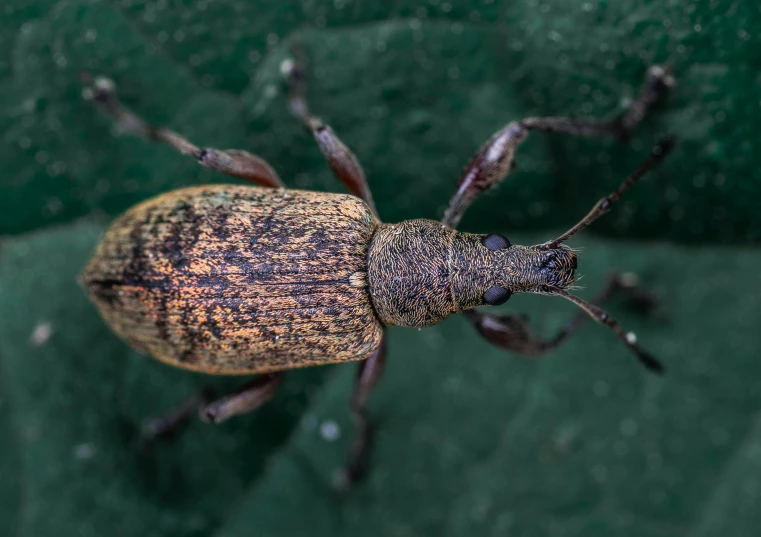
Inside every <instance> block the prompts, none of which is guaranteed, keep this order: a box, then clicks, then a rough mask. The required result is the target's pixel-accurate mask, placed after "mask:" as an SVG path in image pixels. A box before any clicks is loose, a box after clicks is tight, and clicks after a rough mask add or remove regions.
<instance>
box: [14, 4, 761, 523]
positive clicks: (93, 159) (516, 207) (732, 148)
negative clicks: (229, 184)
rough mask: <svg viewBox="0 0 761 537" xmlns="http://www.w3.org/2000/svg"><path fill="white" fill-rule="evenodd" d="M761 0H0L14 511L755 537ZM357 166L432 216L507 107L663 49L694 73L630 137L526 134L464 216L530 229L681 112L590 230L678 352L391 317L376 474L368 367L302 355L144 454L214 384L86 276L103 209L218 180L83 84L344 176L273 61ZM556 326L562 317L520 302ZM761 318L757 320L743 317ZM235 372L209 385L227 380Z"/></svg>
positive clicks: (592, 259)
mask: <svg viewBox="0 0 761 537" xmlns="http://www.w3.org/2000/svg"><path fill="white" fill-rule="evenodd" d="M760 32H761V10H760V8H759V7H758V6H757V5H755V3H754V2H734V1H729V0H702V1H697V2H681V1H664V2H661V1H658V2H650V1H643V0H620V1H616V2H613V1H604V0H603V1H584V0H579V1H578V2H568V1H561V0H547V1H540V0H517V1H515V2H500V1H498V0H470V1H467V2H446V1H443V0H429V1H428V2H412V1H409V0H398V1H394V2H381V1H380V0H372V1H359V0H354V1H352V0H332V1H325V0H309V1H302V2H297V1H295V0H294V1H286V0H283V1H278V2H264V1H261V0H259V1H246V0H230V1H227V0H224V1H222V0H219V1H211V0H192V1H191V0H157V1H151V2H146V1H143V0H121V1H116V0H114V1H100V2H99V1H93V0H69V1H66V2H61V1H58V0H56V1H53V0H5V1H4V2H3V5H2V6H0V132H2V142H3V143H2V146H0V158H1V159H2V163H3V167H4V169H3V173H2V178H1V179H0V237H2V239H1V241H2V242H0V321H1V322H0V528H3V534H5V535H15V536H19V537H22V536H23V537H27V536H29V537H32V536H33V537H37V536H44V535H60V536H69V535H71V536H73V535H78V536H102V535H109V534H113V535H120V536H122V535H150V536H153V535H156V536H202V535H215V536H220V537H221V536H234V535H235V536H237V535H241V536H242V535H256V536H258V535H266V536H284V535H331V536H332V535H357V534H360V533H362V534H365V535H400V536H402V535H415V536H418V535H436V536H440V535H452V536H454V535H457V536H459V535H479V536H480V535H506V534H507V535H537V536H545V535H547V536H549V535H553V536H582V535H583V536H593V535H611V534H615V535H617V536H619V535H623V536H628V535H631V536H637V537H648V536H667V535H668V536H674V535H684V536H687V535H690V536H701V537H702V536H711V535H722V536H728V535H733V536H734V535H751V534H753V533H755V532H756V530H754V529H753V528H757V527H758V525H759V523H761V510H759V509H758V508H757V507H758V505H759V502H760V501H761V420H760V418H759V416H761V414H759V408H760V407H761V363H760V362H759V360H758V357H759V355H760V353H761V338H760V337H759V334H758V328H757V327H758V326H759V322H760V319H759V317H760V315H759V304H761V275H760V274H759V269H758V267H759V264H760V263H761V254H760V253H759V251H758V245H759V243H761V210H759V209H761V205H760V203H759V201H760V200H761V157H759V152H758V149H757V147H755V145H757V144H755V145H754V142H757V141H758V135H757V130H758V128H757V126H758V124H759V122H761V77H760V76H759V72H761V46H759V45H761V42H760V41H761V39H759V38H760V37H761V35H760ZM294 42H298V43H300V44H301V45H302V46H303V48H304V50H305V51H306V53H307V55H308V57H309V60H310V70H311V81H310V85H309V88H308V97H309V99H310V101H311V105H312V108H313V109H314V110H315V112H316V113H318V114H319V115H320V116H321V117H323V118H324V119H325V120H326V121H327V122H329V123H330V124H331V125H332V126H333V127H334V129H335V130H336V132H337V133H338V134H339V135H340V136H341V137H342V139H343V140H344V141H345V142H346V143H347V144H348V145H349V146H350V147H351V148H352V149H353V150H354V151H355V153H356V154H357V155H358V157H359V158H360V160H361V161H362V162H363V164H364V167H365V170H366V172H367V175H368V177H369V181H370V183H371V186H372V188H373V192H374V195H375V199H376V202H377V204H378V206H379V210H380V212H381V215H382V216H383V218H384V219H385V220H387V221H397V220H401V219H406V218H414V217H427V218H440V217H441V215H442V214H443V210H444V208H445V206H446V203H447V202H448V200H449V198H450V196H451V194H452V192H453V190H454V187H455V184H456V181H457V178H458V176H459V173H460V171H461V169H462V167H463V166H464V165H465V164H466V163H467V161H468V160H469V158H470V157H471V156H472V155H473V153H474V152H475V151H476V149H477V148H478V146H479V145H480V144H481V143H482V142H483V141H484V140H486V138H487V137H488V136H489V135H491V134H492V133H493V132H494V131H496V130H497V129H499V128H500V127H501V126H503V125H504V124H505V123H506V122H507V121H509V120H511V119H518V118H521V117H525V116H529V115H545V116H546V115H568V114H570V115H574V116H583V117H599V118H612V117H615V116H616V115H617V114H619V113H620V112H621V111H622V110H623V108H624V107H625V106H626V104H627V103H628V102H630V100H631V99H632V98H634V97H635V96H636V94H637V91H638V88H639V86H640V84H641V81H642V78H643V75H644V73H645V70H646V68H647V66H648V65H650V64H653V63H669V64H671V65H672V66H673V68H674V73H675V76H676V78H677V86H676V88H675V89H674V91H673V92H672V94H671V95H670V96H669V97H668V98H667V99H666V100H665V102H664V103H662V105H661V106H659V107H658V109H657V110H655V111H654V113H653V114H651V115H650V116H649V117H648V118H647V119H646V121H645V122H644V123H643V124H642V125H641V126H640V128H638V130H637V131H636V133H635V136H634V138H633V140H632V141H631V143H630V144H627V145H621V144H616V143H614V142H609V141H601V140H589V139H586V140H576V139H569V138H567V137H559V136H551V135H543V134H535V135H532V136H531V137H530V139H529V140H528V141H527V142H526V143H525V144H524V146H523V147H521V150H520V153H519V156H518V169H517V170H516V171H515V173H514V174H513V175H512V176H511V177H510V179H509V180H508V181H506V182H505V184H503V185H502V186H501V187H500V188H499V189H498V190H496V191H494V192H493V193H490V194H489V195H488V196H485V197H484V198H483V199H481V200H479V201H478V202H477V204H476V205H475V206H474V207H473V209H472V210H471V211H470V212H469V213H468V214H467V216H466V217H465V219H464V220H463V224H462V226H461V228H462V229H465V230H468V231H474V232H495V231H500V232H503V233H505V234H506V235H507V236H508V237H509V238H510V239H511V240H512V241H513V242H516V243H519V242H524V243H527V242H530V243H535V242H539V241H541V240H545V239H547V238H548V236H550V235H552V234H553V233H556V232H557V231H558V230H560V229H564V228H565V227H567V226H569V225H571V224H572V223H574V222H575V221H576V220H577V219H578V218H579V217H580V216H582V215H583V214H584V213H586V211H587V210H588V209H589V208H590V207H591V206H592V204H593V202H594V201H595V200H596V199H598V198H599V196H600V195H601V194H603V193H606V192H607V191H608V190H610V189H611V188H613V187H615V186H616V185H617V184H618V182H619V181H620V180H621V178H623V177H624V176H625V175H626V173H627V172H629V171H630V170H631V169H632V168H633V167H634V166H636V164H637V163H638V162H639V161H640V160H641V159H642V158H643V156H645V155H646V154H647V152H648V150H649V148H650V147H651V146H652V145H653V143H654V142H655V141H656V140H657V139H658V138H659V137H660V136H662V135H663V134H665V133H667V132H675V133H676V134H677V135H678V137H679V145H678V147H677V150H676V151H675V153H674V155H673V156H672V157H670V158H669V159H668V161H667V162H666V163H665V164H664V165H663V166H662V167H661V168H660V169H659V170H658V171H657V172H655V173H654V174H653V175H652V177H650V178H649V179H648V180H646V181H645V182H643V183H642V184H640V185H638V186H637V187H636V189H635V190H634V191H632V192H631V194H630V195H627V197H626V199H625V200H624V201H623V202H622V203H621V204H620V205H619V206H618V207H617V208H616V210H615V211H614V212H613V213H611V214H610V215H608V216H606V217H605V218H604V219H603V220H601V221H599V222H598V223H596V224H595V225H594V227H593V228H592V229H590V230H588V231H587V232H586V233H585V234H584V235H583V236H580V237H578V238H577V239H575V240H574V241H573V243H572V245H573V246H577V247H581V248H583V249H582V259H581V262H580V273H581V274H584V276H585V277H584V280H583V281H582V283H583V284H584V285H585V286H586V289H585V290H583V291H581V294H582V295H583V296H587V297H589V296H591V295H593V294H594V293H595V291H596V290H597V288H598V286H599V285H600V284H601V282H602V279H603V278H604V275H605V273H606V271H607V270H609V269H610V268H617V269H620V270H624V271H633V272H636V273H637V274H639V275H640V277H641V280H642V281H643V283H644V284H646V285H648V286H649V287H650V288H651V289H654V290H655V292H656V293H657V294H658V295H659V296H660V297H661V298H662V303H661V305H660V308H659V310H658V311H657V312H656V314H655V315H654V316H652V317H649V318H645V317H642V316H640V315H638V314H637V313H636V312H633V311H629V310H628V309H627V308H626V305H625V304H623V303H614V304H613V305H612V306H611V310H612V311H613V312H614V313H615V315H616V316H617V317H618V318H619V320H620V321H621V322H622V323H624V324H625V326H627V327H630V328H631V329H633V330H635V331H636V332H637V333H638V335H639V339H640V342H642V343H643V345H645V346H646V347H647V348H649V349H650V350H651V351H652V352H653V353H654V354H656V355H657V356H658V357H659V358H660V359H661V360H662V361H663V362H664V363H665V364H666V365H667V367H668V374H667V375H666V376H665V377H663V378H654V377H652V376H648V375H647V374H646V373H645V372H643V371H642V370H641V368H640V367H639V366H638V364H636V363H635V362H634V360H633V359H632V357H631V356H630V355H629V354H628V352H627V351H626V349H624V348H623V346H622V345H620V343H619V342H618V341H616V340H615V338H613V337H611V334H609V333H607V332H606V331H604V330H602V329H600V328H599V327H596V326H593V325H592V324H591V323H589V325H588V326H585V327H584V328H583V329H582V330H581V331H580V333H579V334H578V335H577V336H575V337H574V338H573V340H572V341H570V342H569V343H568V344H567V345H566V346H565V347H564V348H563V349H562V350H560V351H558V352H556V353H554V354H553V355H551V356H548V357H547V358H544V359H542V360H541V361H537V362H530V361H527V360H524V359H521V358H519V357H516V356H512V355H508V354H507V353H504V352H501V351H499V350H498V349H494V348H492V347H490V346H488V344H487V343H486V342H484V341H483V340H481V339H479V338H478V337H477V336H476V334H475V332H474V331H473V330H472V329H471V328H470V327H469V326H468V325H466V323H465V322H464V321H463V320H462V319H459V318H453V319H449V320H447V321H445V322H444V323H442V324H441V325H439V326H437V327H433V328H430V329H425V330H422V331H418V330H411V329H393V330H392V331H391V338H390V343H389V345H390V348H389V351H390V352H389V365H388V368H387V371H386V374H385V376H384V378H383V381H382V383H381V385H380V387H379V388H378V389H377V391H376V392H375V393H374V396H373V398H372V400H371V404H370V407H371V410H372V412H373V414H374V415H375V416H377V418H378V420H379V423H380V432H379V436H378V441H377V444H376V448H375V450H374V452H373V473H372V474H371V475H370V478H369V479H368V480H367V481H366V482H365V483H363V484H362V485H361V486H359V487H357V488H356V489H355V490H354V491H352V492H351V493H350V494H349V495H347V496H345V497H343V498H338V497H336V496H335V494H333V493H332V491H331V487H330V483H331V478H332V476H333V475H334V473H335V471H336V470H337V469H338V468H339V467H340V466H341V464H342V462H343V460H344V456H345V454H346V451H347V448H348V445H349V442H350V439H351V438H352V434H353V431H352V429H351V426H350V421H349V414H348V397H349V391H350V389H351V383H352V378H353V374H354V371H355V366H352V365H348V366H345V367H324V368H316V369H312V370H307V371H298V372H294V373H292V374H289V376H288V377H287V380H286V382H285V386H284V388H283V389H282V390H281V391H280V393H279V394H278V396H277V397H276V399H275V400H274V402H272V403H271V404H269V405H267V406H266V407H265V408H263V409H262V410H261V411H260V412H257V413H256V414H254V415H251V416H246V417H241V418H238V419H235V420H232V421H231V422H229V423H226V424H224V425H222V426H219V427H211V426H204V425H202V424H200V423H197V422H194V423H193V424H192V425H191V426H190V428H189V429H188V431H187V433H186V434H185V435H183V436H182V437H180V438H179V439H177V440H176V441H175V442H173V443H167V444H162V445H159V446H157V447H156V448H155V449H152V450H147V451H141V450H139V449H137V447H136V440H137V431H138V428H139V425H140V422H141V420H142V419H144V418H145V417H147V416H151V415H154V414H156V413H157V412H160V411H162V410H165V409H167V408H171V407H172V406H173V405H174V404H175V403H176V402H177V401H179V400H181V399H182V398H183V397H185V396H186V395H187V394H189V393H191V392H192V391H193V390H195V389H197V388H198V387H200V386H202V385H205V384H207V383H209V380H208V379H206V378H204V377H202V376H200V375H195V374H190V373H184V372H180V371H176V370H174V369H171V368H168V367H166V366H163V365H161V364H158V363H156V362H154V361H153V360H150V359H148V358H146V357H144V356H140V355H138V354H137V353H135V352H133V351H131V350H129V349H128V348H127V347H126V346H125V345H124V344H123V343H121V342H120V341H119V340H118V339H117V338H116V337H115V336H114V335H113V334H112V333H111V332H110V331H109V330H108V329H107V328H106V327H105V325H104V324H103V323H102V321H101V320H100V319H99V318H98V316H97V314H96V312H95V310H94V308H93V307H92V306H91V305H90V304H89V303H88V302H87V301H86V299H85V297H84V295H83V294H82V292H81V291H80V289H79V288H78V287H77V285H76V281H75V276H76V274H77V273H78V271H79V270H80V269H81V267H82V266H83V265H84V263H85V261H86V260H87V258H88V256H89V255H90V253H91V252H92V249H93V248H94V246H95V244H96V242H97V240H98V236H99V234H100V233H101V232H102V230H103V229H104V228H105V226H106V225H107V223H108V222H109V221H110V219H111V218H113V217H114V216H115V215H117V214H119V213H120V212H121V211H123V210H125V209H126V208H127V207H129V206H131V205H132V204H134V203H136V202H137V201H139V200H142V199H145V198H147V197H150V196H152V195H155V194H157V193H160V192H164V191H167V190H169V189H171V188H176V187H179V186H185V185H192V184H201V183H207V182H224V181H229V179H225V178H224V177H221V176H219V175H216V174H213V173H211V172H208V171H207V170H203V169H201V168H200V167H198V166H197V165H196V164H195V163H194V162H192V161H191V160H189V159H186V158H183V157H181V156H178V155H176V154H174V153H173V152H172V151H171V150H168V149H167V148H165V147H157V146H154V145H151V144H148V143H146V142H144V141H142V140H139V139H136V138H132V137H129V136H124V135H120V133H119V132H118V131H117V130H115V129H114V128H113V126H112V124H111V122H110V121H109V119H108V118H107V117H105V116H104V115H103V114H102V113H100V112H99V111H97V110H94V109H93V107H92V106H91V105H90V104H88V103H86V102H84V101H83V100H82V99H81V90H82V88H81V85H80V83H79V81H78V73H80V72H81V71H90V72H93V73H95V74H103V75H107V76H109V77H111V78H113V79H114V80H115V81H116V82H117V84H118V88H119V92H120V97H121V98H122V100H123V101H124V102H125V103H126V104H127V105H129V106H130V107H132V108H133V109H134V110H136V111H138V112H139V113H141V114H143V115H144V116H145V117H146V118H148V119H149V120H151V121H152V122H154V123H158V124H164V125H168V126H171V127H172V128H174V129H176V130H178V131H179V132H182V133H183V134H185V135H187V136H188V137H190V138H191V139H192V140H193V141H195V142H196V143H198V144H200V145H210V146H215V147H220V148H227V147H237V148H245V149H248V150H251V151H252V152H255V153H257V154H259V155H261V156H262V157H264V158H266V159H267V160H268V161H269V162H270V163H271V164H272V165H273V166H274V167H275V169H276V170H277V171H278V172H279V173H280V174H281V176H282V177H283V178H284V179H285V180H286V182H287V183H288V184H289V185H292V186H294V187H298V188H307V189H315V190H332V191H341V187H340V185H339V184H338V182H337V181H336V180H335V179H334V178H333V177H332V175H331V174H330V172H329V170H328V168H327V166H326V165H325V163H324V161H323V159H322V157H321V155H320V154H319V151H318V150H317V149H316V146H315V144H314V143H313V141H312V140H311V139H310V137H309V136H308V135H307V134H306V133H305V132H304V131H303V129H302V128H301V127H300V126H299V125H298V124H297V122H296V121H294V119H293V118H292V117H291V116H290V114H289V113H288V111H287V109H286V102H285V97H284V89H285V88H284V86H283V82H282V80H281V78H280V71H279V69H280V64H281V62H282V61H283V60H284V59H285V58H287V57H288V56H289V50H290V46H291V44H292V43H294ZM504 308H505V309H506V310H511V311H516V310H517V311H525V312H527V313H528V314H529V315H530V318H531V320H532V322H533V324H534V325H535V326H536V328H537V330H538V331H540V332H541V333H544V334H551V333H552V332H553V330H555V329H557V328H559V327H560V326H562V325H563V324H564V322H565V321H566V319H567V318H568V316H569V315H572V314H573V313H574V311H573V309H572V307H571V306H570V305H567V304H564V303H559V299H548V298H543V297H523V296H519V297H515V298H514V299H512V300H511V301H510V303H509V304H508V305H506V306H505V307H504ZM754 326H756V328H755V329H754V328H753V327H754ZM241 382H242V379H238V380H235V379H224V380H219V379H214V380H212V381H211V384H212V385H213V386H214V387H216V388H217V389H219V390H220V391H221V390H224V389H231V388H232V387H235V386H238V385H239V384H240V383H241Z"/></svg>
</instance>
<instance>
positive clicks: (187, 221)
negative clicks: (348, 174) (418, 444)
mask: <svg viewBox="0 0 761 537" xmlns="http://www.w3.org/2000/svg"><path fill="white" fill-rule="evenodd" d="M376 225H377V223H376V221H375V219H374V217H373V215H372V214H371V213H370V211H369V209H368V207H367V206H366V205H365V204H364V203H363V202H362V201H361V200H359V199H358V198H356V197H353V196H348V195H340V194H323V193H316V192H303V191H297V190H276V189H265V188H257V187H250V186H238V185H215V186H201V187H192V188H186V189H182V190H177V191H174V192H170V193H168V194H164V195H162V196H158V197H156V198H153V199H151V200H149V201H146V202H144V203H142V204H140V205H138V206H136V207H134V208H132V209H131V210H129V211H128V212H127V213H126V214H124V215H123V216H121V217H120V218H119V219H117V220H116V221H115V222H114V223H113V224H112V225H111V227H110V228H109V229H108V231H107V232H106V234H105V236H104V237H103V240H102V241H101V243H100V245H99V246H98V248H97V251H96V252H95V255H94V256H93V258H92V260H91V261H90V263H89V264H88V266H87V267H86V269H85V271H84V273H83V275H82V282H83V285H84V286H85V287H86V289H88V291H89V293H90V296H91V298H92V300H93V302H94V303H95V305H96V306H97V307H98V309H99V310H100V313H101V314H102V315H103V318H104V319H105V320H106V322H107V323H108V324H109V325H110V326H111V327H112V328H113V329H114V330H115V331H116V332H117V333H118V334H120V335H121V336H122V337H123V338H124V339H126V340H127V341H128V342H129V343H130V344H131V345H132V346H133V347H135V348H136V349H138V350H140V351H143V352H146V353H149V354H151V355H153V356H155V357H156V358H158V359H159V360H161V361H163V362H167V363H170V364H172V365H176V366H179V367H183V368H187V369H192V370H196V371H203V372H206V373H215V374H249V373H263V372H269V371H278V370H283V369H289V368H294V367H303V366H309V365H315V364H325V363H333V362H342V361H350V360H363V359H365V358H367V357H368V356H369V355H370V354H371V353H372V352H373V351H374V350H375V349H376V348H377V347H378V346H379V345H380V342H381V337H382V331H383V327H382V325H381V323H380V321H379V320H378V318H377V317H376V315H375V313H374V311H373V306H372V305H371V300H370V296H369V292H368V286H367V252H368V245H369V243H370V240H371V238H372V235H373V233H374V230H375V228H376Z"/></svg>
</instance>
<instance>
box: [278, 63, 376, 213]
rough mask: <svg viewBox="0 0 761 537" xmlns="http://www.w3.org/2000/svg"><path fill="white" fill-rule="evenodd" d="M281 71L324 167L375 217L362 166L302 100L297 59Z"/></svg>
mask: <svg viewBox="0 0 761 537" xmlns="http://www.w3.org/2000/svg"><path fill="white" fill-rule="evenodd" d="M283 71H284V74H285V76H286V79H287V81H288V86H289V88H290V108H291V111H292V112H293V113H294V115H296V117H298V118H299V119H300V120H301V121H302V122H303V123H304V126H305V127H306V128H307V129H308V130H309V132H311V133H312V136H314V139H315V141H316V142H317V145H318V146H319V148H320V151H322V154H323V155H324V156H325V158H326V159H327V161H328V166H330V169H331V170H333V174H334V175H335V176H336V177H337V178H338V179H339V180H340V181H341V182H342V183H343V184H344V185H345V186H346V188H347V189H348V190H349V192H351V193H352V194H354V195H355V196H357V197H358V198H360V199H362V200H363V201H364V202H365V203H367V205H368V206H369V207H370V209H371V210H372V211H373V214H374V215H375V217H376V218H378V211H377V209H376V208H375V202H373V195H372V192H370V187H369V186H368V184H367V179H366V178H365V172H364V171H363V170H362V165H361V164H360V163H359V160H357V157H356V156H354V153H352V152H351V150H350V149H349V148H348V147H346V145H344V143H343V142H342V141H341V140H340V138H338V136H336V134H335V133H334V132H333V129H331V128H330V126H329V125H326V124H324V123H323V122H322V121H321V120H320V119H318V118H316V117H314V116H313V115H312V114H311V113H310V111H309V106H308V105H307V102H306V97H305V96H304V94H305V81H306V69H305V68H304V66H303V63H301V62H295V61H289V62H288V63H286V64H284V67H283Z"/></svg>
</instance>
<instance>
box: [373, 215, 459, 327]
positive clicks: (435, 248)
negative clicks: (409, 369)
mask: <svg viewBox="0 0 761 537" xmlns="http://www.w3.org/2000/svg"><path fill="white" fill-rule="evenodd" d="M455 233H456V231H454V230H453V229H451V228H448V227H446V226H442V225H441V223H439V222H434V221H433V220H406V221H404V222H401V223H399V224H392V225H380V226H378V228H377V229H376V231H375V234H374V236H373V239H372V241H371V243H370V248H369V251H368V263H367V265H368V267H367V276H368V284H369V286H370V295H371V297H372V301H373V305H374V306H375V311H376V312H377V314H378V317H380V320H381V321H382V322H383V323H384V324H386V325H399V326H428V325H431V324H435V323H437V322H439V321H441V320H442V319H444V318H445V317H447V316H449V315H451V314H452V313H455V312H457V311H458V308H457V306H456V304H455V302H454V299H453V296H452V285H451V277H450V270H449V256H450V254H451V245H452V237H453V236H454V235H455Z"/></svg>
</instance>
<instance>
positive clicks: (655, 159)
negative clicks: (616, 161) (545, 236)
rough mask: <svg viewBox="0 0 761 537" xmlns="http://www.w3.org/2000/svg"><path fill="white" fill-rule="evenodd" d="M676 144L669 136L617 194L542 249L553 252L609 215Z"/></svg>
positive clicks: (671, 136)
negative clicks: (622, 198)
mask: <svg viewBox="0 0 761 537" xmlns="http://www.w3.org/2000/svg"><path fill="white" fill-rule="evenodd" d="M675 144H676V136H674V135H673V134H671V135H669V136H667V137H666V138H664V139H662V140H661V141H660V142H658V144H657V145H656V146H655V147H654V148H653V150H652V152H651V153H650V156H649V157H648V158H647V160H645V162H643V163H642V164H640V166H639V168H637V169H636V170H634V172H633V173H632V174H631V175H629V177H627V178H626V179H624V182H623V183H621V186H619V187H618V190H616V191H615V192H612V193H610V194H608V195H607V196H605V197H604V198H602V199H601V200H600V201H598V202H597V203H596V204H595V206H594V207H592V210H591V211H589V214H587V215H586V216H585V217H584V218H582V219H581V220H580V221H579V223H578V224H576V225H575V226H573V227H572V228H571V229H569V230H568V231H566V232H565V233H563V234H562V235H561V236H560V237H558V238H557V239H555V240H554V241H550V242H547V243H545V244H542V245H541V246H540V248H542V249H544V250H551V249H553V248H557V247H558V246H559V245H560V244H562V243H564V242H565V241H567V240H568V239H570V238H571V237H573V236H574V235H576V234H577V233H578V232H579V231H581V230H582V229H584V228H585V227H587V226H588V225H589V224H591V223H592V222H594V221H595V220H597V219H598V218H600V217H601V216H602V215H604V214H605V213H607V212H608V211H609V210H610V208H611V206H612V205H613V203H614V202H616V201H618V200H620V199H621V196H623V194H624V192H626V191H627V190H629V188H631V187H632V186H633V185H634V184H636V183H637V182H638V181H639V180H640V179H642V177H644V176H645V174H646V173H647V172H649V171H650V170H652V169H653V168H655V167H656V166H657V165H658V164H660V163H661V161H662V160H663V159H664V158H666V155H668V154H669V153H670V152H671V150H672V149H673V148H674V145H675Z"/></svg>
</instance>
